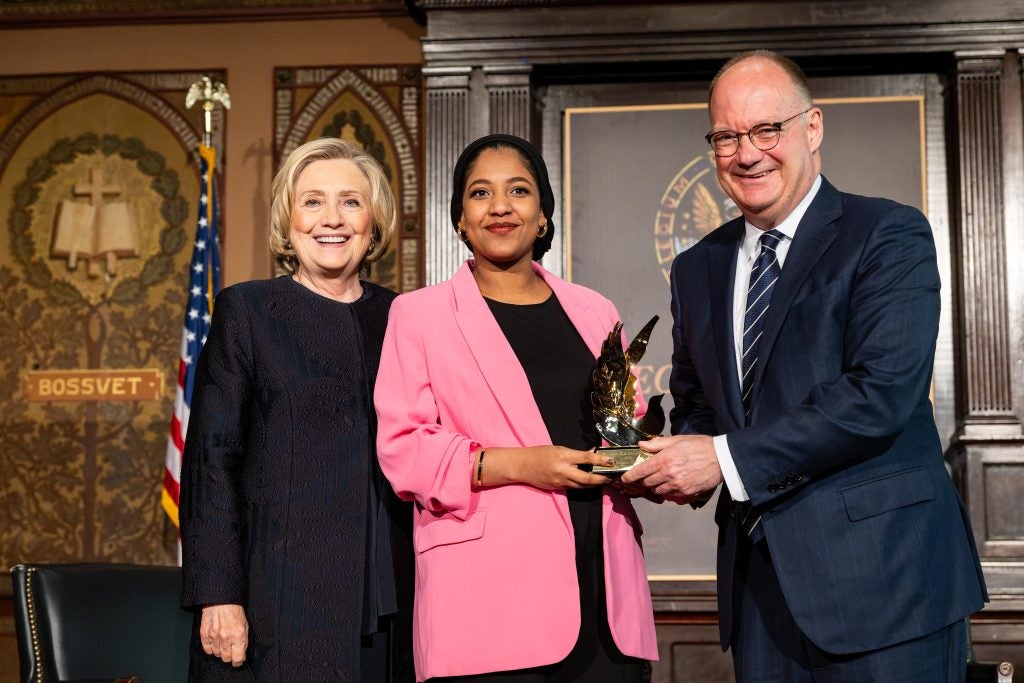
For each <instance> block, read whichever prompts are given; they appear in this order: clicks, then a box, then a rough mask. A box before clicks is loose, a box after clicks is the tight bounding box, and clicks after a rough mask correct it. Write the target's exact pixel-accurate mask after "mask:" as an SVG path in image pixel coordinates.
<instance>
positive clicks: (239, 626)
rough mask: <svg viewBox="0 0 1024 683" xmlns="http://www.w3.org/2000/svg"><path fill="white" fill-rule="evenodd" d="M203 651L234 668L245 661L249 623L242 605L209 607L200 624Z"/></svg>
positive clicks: (204, 611) (204, 608) (205, 609)
mask: <svg viewBox="0 0 1024 683" xmlns="http://www.w3.org/2000/svg"><path fill="white" fill-rule="evenodd" d="M199 639H200V640H201V641H202V643H203V651H204V652H206V654H208V655H213V656H214V657H219V658H220V659H222V660H223V661H224V662H226V663H229V664H231V665H232V666H235V667H239V666H242V663H243V662H244V661H245V650H246V648H247V647H248V646H249V622H248V621H247V620H246V618H245V610H244V609H243V608H242V606H241V605H207V606H206V607H203V617H202V619H201V620H200V622H199Z"/></svg>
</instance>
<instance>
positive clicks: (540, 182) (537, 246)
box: [451, 133, 555, 261]
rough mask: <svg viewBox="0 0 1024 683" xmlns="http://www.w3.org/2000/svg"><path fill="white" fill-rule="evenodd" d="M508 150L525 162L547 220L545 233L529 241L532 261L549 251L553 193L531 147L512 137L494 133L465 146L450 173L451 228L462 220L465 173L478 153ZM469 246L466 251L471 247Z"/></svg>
mask: <svg viewBox="0 0 1024 683" xmlns="http://www.w3.org/2000/svg"><path fill="white" fill-rule="evenodd" d="M501 147H511V148H512V149H515V150H517V151H518V152H520V153H521V154H522V155H523V156H524V157H525V158H526V159H527V161H528V162H529V163H528V164H527V165H528V166H529V167H530V170H531V171H533V175H534V176H535V178H534V179H535V180H536V181H537V187H538V189H539V190H540V209H541V211H542V212H543V213H544V216H545V217H546V218H547V220H548V231H547V233H545V235H544V236H543V237H538V238H537V239H536V240H534V242H533V260H534V261H537V260H539V259H540V257H541V256H543V255H544V254H546V253H547V251H548V249H550V248H551V239H552V238H553V237H554V234H555V223H554V221H553V220H552V218H551V217H552V214H554V212H555V194H554V192H552V190H551V181H550V180H549V179H548V167H547V165H545V164H544V158H543V157H542V156H541V155H540V152H539V151H538V150H537V148H536V147H534V146H533V145H532V144H530V143H529V142H527V141H526V140H524V139H522V138H517V137H516V136H515V135H505V134H504V133H496V134H494V135H486V136H484V137H482V138H480V139H479V140H475V141H473V142H471V143H469V146H467V147H466V149H464V150H462V154H460V155H459V160H458V161H457V162H455V172H454V173H453V174H452V204H451V210H452V227H453V228H455V230H456V231H458V229H459V219H460V218H462V194H463V193H464V192H465V191H466V174H467V173H468V172H469V167H470V166H472V165H473V162H474V161H476V159H477V157H478V156H480V153H481V152H483V151H484V150H485V149H495V148H501ZM466 246H469V249H470V251H472V250H473V247H471V246H470V245H468V244H467V245H466Z"/></svg>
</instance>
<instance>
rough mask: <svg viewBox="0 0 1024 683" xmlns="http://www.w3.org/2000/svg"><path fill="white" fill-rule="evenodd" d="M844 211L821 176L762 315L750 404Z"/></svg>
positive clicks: (835, 193) (840, 200) (836, 193)
mask: <svg viewBox="0 0 1024 683" xmlns="http://www.w3.org/2000/svg"><path fill="white" fill-rule="evenodd" d="M842 214H843V204H842V198H841V197H840V195H839V191H838V190H836V189H835V187H833V186H832V185H831V184H830V183H829V182H828V181H827V180H826V179H825V177H824V176H822V178H821V187H820V188H819V189H818V195H817V196H816V197H815V198H814V200H813V201H812V202H811V205H810V206H809V207H808V208H807V213H805V214H804V217H803V218H802V219H801V220H800V224H799V226H798V227H797V229H796V235H794V237H793V244H792V245H790V247H789V253H788V254H787V255H786V262H785V264H784V265H783V266H782V273H781V274H780V275H779V281H778V284H776V285H775V292H774V293H773V294H772V302H771V305H770V306H769V307H768V312H767V313H766V314H765V315H766V317H765V321H764V332H763V336H762V337H761V347H760V350H759V352H758V356H759V358H758V363H757V368H756V369H755V371H754V394H755V396H754V397H753V398H752V401H751V403H752V405H753V404H754V403H756V399H757V396H756V394H757V389H758V387H759V386H761V377H762V376H763V375H764V371H765V368H766V367H767V366H768V364H769V363H770V362H771V355H772V351H773V350H774V347H775V340H776V339H777V338H778V336H779V330H781V329H782V323H783V322H784V321H785V319H786V315H787V314H788V313H789V307H790V305H791V304H792V303H793V298H794V297H795V296H796V294H797V292H799V291H800V287H801V286H802V285H803V283H804V281H805V280H806V279H807V276H808V275H809V274H810V272H811V269H812V268H814V265H815V264H816V263H817V262H818V259H820V258H821V255H822V254H824V253H825V250H826V249H828V247H829V245H830V244H832V241H833V240H834V239H835V238H836V230H835V225H834V224H835V222H836V221H837V220H839V218H840V216H842Z"/></svg>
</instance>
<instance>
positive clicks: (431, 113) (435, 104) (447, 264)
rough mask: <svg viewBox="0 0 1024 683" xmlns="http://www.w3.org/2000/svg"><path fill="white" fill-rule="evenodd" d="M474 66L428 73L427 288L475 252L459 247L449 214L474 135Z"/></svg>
mask: <svg viewBox="0 0 1024 683" xmlns="http://www.w3.org/2000/svg"><path fill="white" fill-rule="evenodd" d="M472 71H473V70H472V68H471V67H468V66H465V67H463V66H444V67H429V66H428V67H425V68H424V69H423V75H424V77H425V81H426V92H427V96H426V100H427V112H426V160H425V161H426V163H425V164H424V166H425V169H426V202H425V207H424V208H425V214H426V239H425V241H426V263H425V275H426V283H427V284H428V285H433V284H436V283H438V282H441V281H443V280H446V279H448V278H449V277H451V275H452V273H454V272H455V271H456V270H457V269H458V267H459V264H461V263H462V261H463V259H465V258H466V256H467V255H468V253H469V252H467V251H466V248H465V247H463V246H462V245H461V244H459V239H458V237H457V236H456V235H455V231H454V230H453V229H452V224H451V218H450V217H449V214H448V202H449V200H450V199H451V193H452V170H453V169H454V168H455V161H456V160H457V159H458V157H459V153H460V152H461V151H462V149H463V148H464V147H465V146H466V144H468V143H469V141H470V139H471V135H472V130H471V116H470V113H471V106H470V95H471V93H470V78H471V76H472Z"/></svg>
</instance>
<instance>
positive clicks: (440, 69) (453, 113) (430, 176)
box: [423, 64, 533, 285]
mask: <svg viewBox="0 0 1024 683" xmlns="http://www.w3.org/2000/svg"><path fill="white" fill-rule="evenodd" d="M531 71H532V67H530V66H529V65H525V64H498V65H487V66H483V67H479V66H472V65H458V66H433V67H432V66H427V67H425V68H424V69H423V75H424V76H425V79H426V90H427V98H426V99H427V118H426V121H427V134H426V135H427V138H426V142H427V146H426V151H427V157H426V172H427V178H426V187H427V201H426V228H427V232H426V243H427V244H426V253H427V258H426V282H427V284H428V285H430V284H435V283H438V282H441V281H443V280H446V279H448V278H449V277H450V276H451V275H452V273H454V272H455V271H456V270H457V269H458V267H459V265H460V264H461V263H462V261H463V260H464V259H465V258H466V257H467V256H468V255H469V252H468V251H467V250H466V248H465V247H463V246H462V245H461V244H459V242H458V238H457V237H456V235H455V231H454V230H453V229H452V225H451V218H450V216H449V214H448V206H449V201H450V199H451V192H452V186H451V183H452V170H453V169H454V168H455V161H456V160H457V159H458V158H459V153H460V152H462V150H463V148H464V147H465V146H466V145H467V144H469V143H470V142H471V141H473V140H475V139H476V138H478V137H482V136H484V135H487V134H489V133H511V134H512V135H518V136H520V137H522V138H526V139H528V140H529V139H531V131H532V110H533V109H532V94H531V89H530V73H531Z"/></svg>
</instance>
